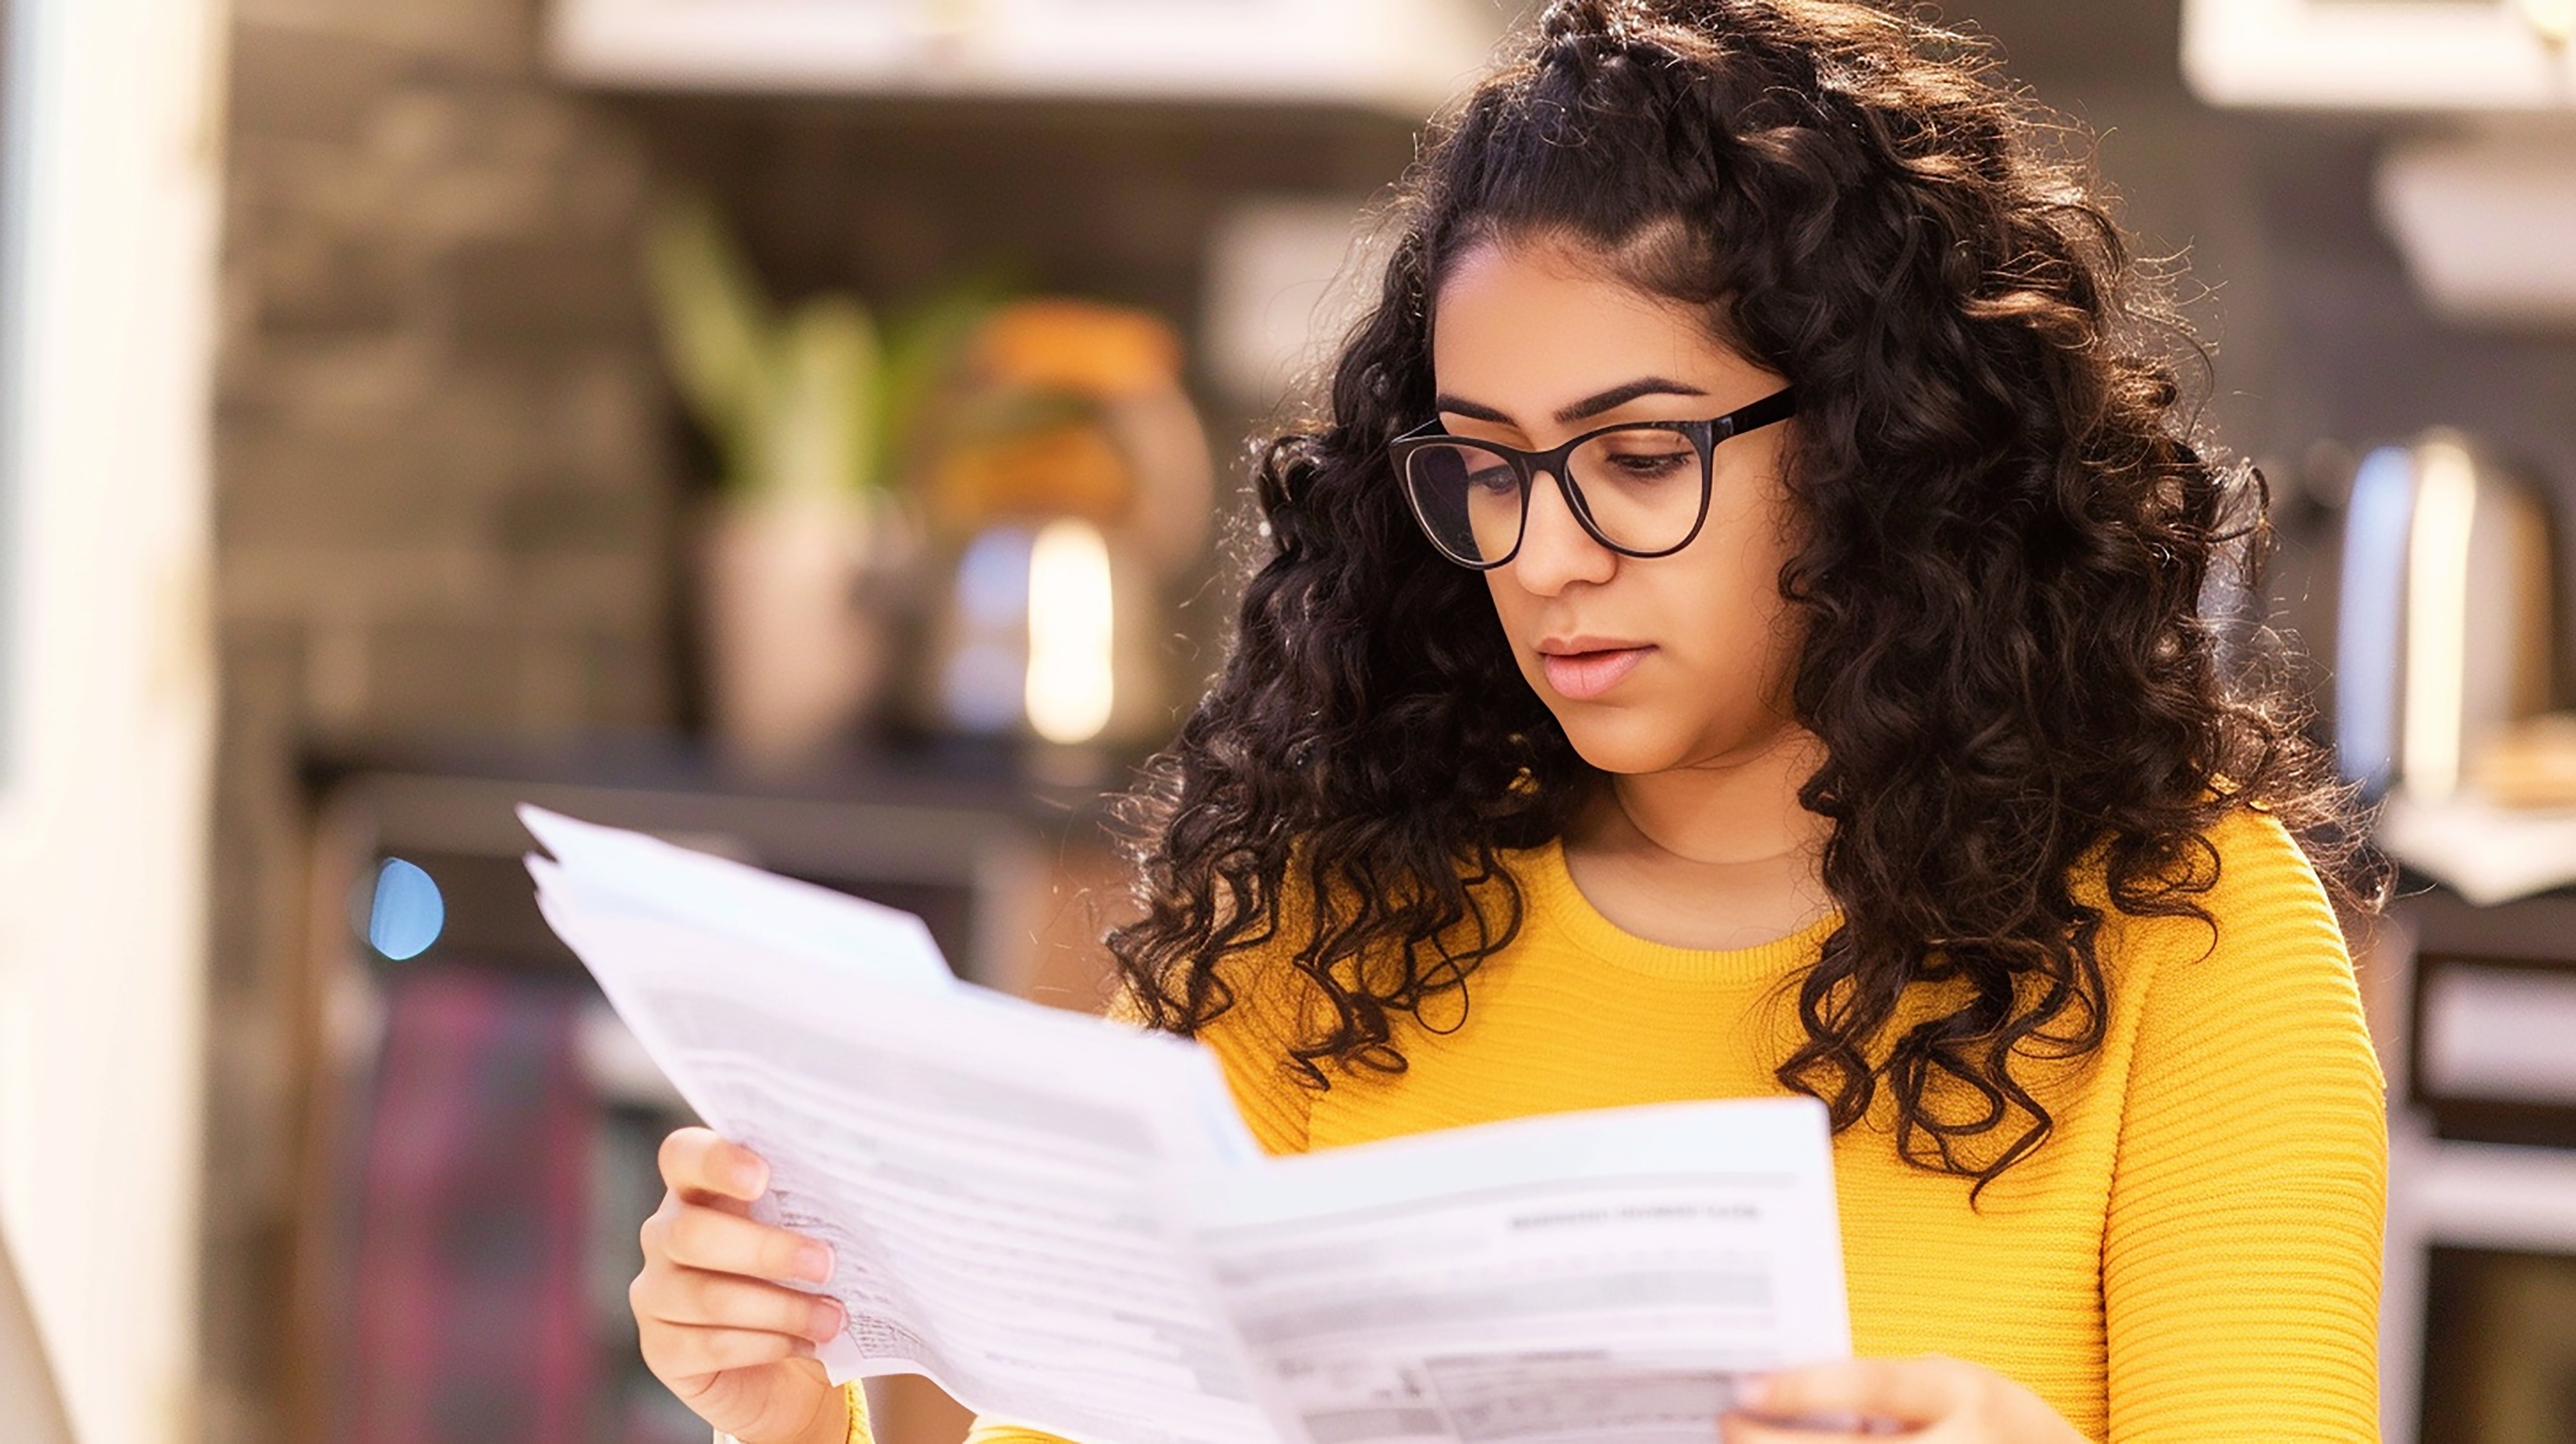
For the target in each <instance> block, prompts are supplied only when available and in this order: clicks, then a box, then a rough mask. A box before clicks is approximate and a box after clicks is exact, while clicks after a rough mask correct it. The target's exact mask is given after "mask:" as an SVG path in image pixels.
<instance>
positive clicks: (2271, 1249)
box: [2102, 811, 2388, 1444]
mask: <svg viewBox="0 0 2576 1444" xmlns="http://www.w3.org/2000/svg"><path fill="white" fill-rule="evenodd" d="M2211 841H2212V842H2213V843H2214V844H2215V845H2216V846H2217V849H2218V854H2219V864H2220V872H2219V878H2218V882H2217V885H2216V886H2215V887H2214V888H2213V889H2212V890H2211V891H2210V892H2209V893H2207V894H2205V895H2203V897H2202V898H2201V902H2202V905H2203V906H2204V907H2205V908H2207V910H2208V911H2209V913H2210V915H2211V917H2212V919H2213V920H2215V922H2216V923H2217V937H2216V941H2215V944H2214V946H2212V947H2210V949H2209V951H2208V952H2207V953H2206V955H2205V956H2204V955H2201V954H2202V945H2203V944H2206V943H2208V941H2209V938H2210V934H2209V931H2208V930H2207V929H2204V928H2200V927H2198V926H2197V925H2196V924H2192V923H2190V922H2189V921H2188V920H2170V921H2173V922H2174V924H2175V926H2176V931H2177V932H2187V933H2188V934H2189V935H2190V938H2191V939H2192V943H2191V945H2190V946H2186V947H2178V948H2176V949H2174V950H2173V952H2172V953H2171V954H2168V955H2166V956H2165V957H2164V958H2163V959H2162V961H2161V962H2160V964H2159V966H2158V968H2157V970H2156V971H2155V973H2154V975H2153V976H2152V977H2151V978H2148V979H2146V980H2144V985H2145V987H2146V989H2147V993H2146V996H2145V998H2144V1000H2143V1003H2142V1007H2141V1013H2140V1019H2139V1025H2138V1034H2137V1046H2136V1054H2135V1058H2134V1061H2133V1063H2132V1067H2131V1071H2130V1075H2129V1076H2130V1080H2131V1082H2130V1088H2129V1096H2128V1100H2127V1108H2126V1113H2125V1117H2124V1120H2123V1123H2122V1127H2121V1136H2120V1152H2119V1160H2118V1165H2117V1171H2116V1173H2115V1175H2114V1178H2113V1181H2112V1188H2111V1199H2110V1207H2109V1214H2108V1218H2107V1220H2106V1225H2105V1231H2104V1236H2103V1256H2102V1302H2103V1310H2104V1324H2105V1329H2106V1333H2107V1341H2108V1348H2109V1358H2108V1363H2109V1376H2108V1380H2107V1383H2108V1393H2109V1404H2110V1438H2111V1440H2112V1441H2113V1444H2182V1441H2205V1440H2211V1439H2264V1440H2277V1441H2287V1440H2338V1441H2354V1444H2360V1441H2375V1440H2376V1439H2378V1437H2379V1420H2378V1399H2377V1390H2378V1382H2377V1381H2378V1371H2379V1358H2378V1346H2377V1330H2378V1313H2379V1270H2380V1249H2381V1233H2382V1228H2383V1224H2384V1217H2385V1203H2386V1192H2387V1167H2388V1139H2387V1114H2386V1090H2385V1084H2384V1081H2383V1080H2382V1078H2381V1076H2380V1071H2379V1064H2378V1061H2377V1059H2376V1057H2375V1056H2374V1055H2373V1053H2372V1051H2371V1045H2370V1038H2369V1033H2368V1030H2367V1029H2366V1028H2365V1026H2364V1024H2363V1020H2362V1011H2361V1001H2360V996H2359V993H2358V991H2357V989H2356V988H2355V986H2354V981H2353V973H2352V963H2351V960H2350V958H2349V957H2348V956H2347V954H2346V953H2345V950H2344V943H2343V936H2342V933H2341V931H2340V929H2339V928H2338V927H2337V925H2336V922H2335V917H2334V913H2333V910H2332V908H2331V907H2330V906H2329V904H2328V903H2327V901H2326V897H2325V893H2324V890H2323V889H2322V888H2321V887H2320V886H2319V885H2318V881H2317V877H2316V874H2315V872H2314V871H2313V870H2312V869H2311V868H2310V867H2309V865H2308V862H2307V859H2306V858H2305V857H2304V856H2303V855H2302V854H2301V853H2300V852H2299V849H2298V845H2297V844H2296V843H2295V842H2294V841H2293V840H2292V839H2291V838H2290V836H2289V834H2288V832H2287V831H2286V830H2284V829H2283V828H2282V827H2281V825H2280V823H2279V822H2278V821H2277V820H2276V819H2274V818H2273V817H2271V816H2270V815H2269V814H2267V813H2262V812H2255V811H2239V812H2238V813H2236V814H2234V815H2232V816H2231V817H2230V818H2229V819H2228V820H2227V821H2226V822H2225V823H2222V824H2221V825H2220V826H2219V828H2218V829H2217V830H2216V831H2214V832H2213V834H2212V836H2211ZM2158 921H2159V922H2165V921H2169V920H2158Z"/></svg>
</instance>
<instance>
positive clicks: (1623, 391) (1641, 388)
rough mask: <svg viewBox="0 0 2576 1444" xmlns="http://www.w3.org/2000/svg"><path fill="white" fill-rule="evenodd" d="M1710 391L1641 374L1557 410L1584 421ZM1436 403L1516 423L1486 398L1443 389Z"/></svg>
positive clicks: (1565, 418)
mask: <svg viewBox="0 0 2576 1444" xmlns="http://www.w3.org/2000/svg"><path fill="white" fill-rule="evenodd" d="M1707 394H1708V393H1707V392H1705V391H1702V390H1701V389H1699V388H1698V387H1696V386H1693V385H1691V384H1690V383H1689V382H1687V381H1675V380H1672V379H1670V378H1669V377H1663V376H1640V377H1638V378H1637V379H1636V380H1634V381H1623V382H1621V383H1620V384H1618V385H1616V386H1613V387H1611V388H1610V389H1609V390H1607V391H1604V392H1601V393H1600V394H1598V395H1595V396H1587V397H1585V398H1583V399H1582V400H1580V401H1577V402H1575V403H1574V404H1573V405H1571V406H1568V407H1565V408H1564V409H1562V410H1560V411H1558V412H1557V413H1556V419H1557V421H1558V422H1559V423H1560V424H1564V423H1571V422H1576V421H1582V420H1584V419H1586V418H1588V417H1594V416H1598V415H1600V414H1601V413H1602V412H1604V411H1609V410H1613V409H1615V408H1617V407H1621V406H1625V405H1627V404H1628V403H1629V402H1631V401H1634V400H1636V399H1637V398H1638V397H1640V396H1706V395H1707ZM1432 404H1433V405H1434V406H1436V407H1438V408H1439V409H1440V410H1442V411H1446V412H1450V413H1452V414H1453V415H1458V416H1464V417H1468V418H1470V419H1472V420H1476V421H1491V422H1495V423H1498V424H1500V425H1504V426H1510V425H1512V424H1514V423H1513V421H1512V418H1511V417H1510V416H1508V415H1505V414H1504V413H1503V412H1501V411H1498V410H1496V409H1495V408H1493V407H1491V406H1487V405H1485V404H1484V403H1482V402H1478V401H1469V400H1468V399H1466V398H1465V397H1463V396H1451V395H1449V394H1448V393H1446V392H1443V393H1441V394H1440V395H1439V396H1437V397H1434V398H1433V399H1432Z"/></svg>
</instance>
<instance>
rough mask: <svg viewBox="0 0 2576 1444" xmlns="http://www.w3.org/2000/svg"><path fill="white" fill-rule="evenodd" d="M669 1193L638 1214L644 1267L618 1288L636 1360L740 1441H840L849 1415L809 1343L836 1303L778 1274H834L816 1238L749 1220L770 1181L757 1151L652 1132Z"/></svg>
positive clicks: (832, 1329) (700, 1134)
mask: <svg viewBox="0 0 2576 1444" xmlns="http://www.w3.org/2000/svg"><path fill="white" fill-rule="evenodd" d="M661 1165H662V1182H663V1183H664V1184H665V1185H667V1186H668V1188H669V1190H670V1191H669V1192H668V1193H666V1194H664V1195H663V1197H662V1206H661V1207H660V1208H658V1209H656V1210H654V1212H653V1216H652V1217H651V1218H648V1219H646V1220H645V1221H644V1234H643V1237H644V1269H643V1272H641V1273H638V1274H637V1275H636V1276H635V1282H634V1283H633V1284H632V1285H631V1286H629V1287H628V1289H627V1290H626V1297H627V1301H628V1302H629V1303H630V1304H632V1305H633V1306H634V1309H635V1327H636V1331H637V1334H638V1335H639V1337H640V1340H641V1342H642V1344H643V1349H644V1363H645V1366H646V1367H647V1368H650V1369H651V1370H652V1371H653V1375H654V1377H655V1378H658V1379H660V1380H661V1381H662V1382H663V1384H664V1385H666V1386H667V1387H669V1389H670V1390H671V1392H672V1393H673V1394H676V1395H678V1396H679V1399H680V1402H681V1403H684V1404H686V1405H688V1406H689V1408H690V1409H692V1410H694V1411H695V1412H696V1413H697V1415H698V1417H699V1418H702V1419H704V1420H706V1421H707V1422H708V1423H709V1424H712V1425H714V1426H715V1427H716V1428H717V1429H718V1430H719V1431H721V1432H723V1433H726V1434H730V1435H732V1436H733V1437H734V1438H736V1439H738V1440H741V1441H742V1444H842V1440H843V1439H844V1438H846V1437H847V1433H848V1429H849V1420H848V1416H847V1406H846V1405H845V1404H844V1403H843V1402H842V1395H841V1391H840V1390H838V1389H836V1388H833V1387H832V1385H831V1383H830V1382H829V1381H828V1380H827V1379H826V1378H825V1377H824V1374H823V1366H822V1365H821V1364H820V1363H818V1362H816V1360H815V1358H814V1347H815V1345H816V1344H818V1343H821V1342H823V1341H825V1340H828V1339H830V1338H832V1337H833V1336H834V1335H836V1334H838V1333H839V1332H840V1331H841V1327H842V1325H843V1323H844V1322H845V1321H844V1319H843V1318H842V1315H841V1306H840V1305H839V1304H837V1303H834V1302H833V1301H832V1300H830V1299H828V1298H824V1297H822V1296H820V1295H818V1294H809V1293H805V1292H803V1291H801V1290H798V1289H792V1288H788V1287H786V1286H785V1285H784V1284H783V1283H781V1282H779V1281H780V1280H786V1279H795V1280H800V1281H803V1282H806V1283H822V1282H824V1281H825V1280H828V1279H829V1278H831V1276H832V1251H831V1249H830V1248H829V1247H827V1246H826V1245H824V1244H822V1243H819V1242H817V1241H815V1240H813V1239H809V1238H806V1237H805V1236H804V1235H802V1234H797V1233H791V1232H789V1231H788V1230H786V1229H783V1228H770V1227H767V1226H765V1225H762V1224H758V1223H754V1222H752V1220H751V1216H750V1215H751V1202H752V1200H754V1199H756V1198H758V1197H760V1195H761V1194H762V1193H763V1192H764V1191H766V1190H767V1188H768V1187H769V1165H768V1164H766V1163H764V1162H762V1161H761V1158H760V1156H759V1155H758V1154H755V1153H753V1152H752V1151H751V1150H750V1149H747V1148H743V1147H741V1146H739V1145H737V1144H732V1143H727V1142H726V1141H724V1140H723V1139H722V1138H719V1137H717V1136H716V1135H715V1134H714V1133H712V1132H710V1131H709V1130H707V1129H704V1128H683V1129H681V1130H679V1131H678V1132H676V1133H673V1134H672V1135H671V1136H670V1137H668V1138H665V1139H663V1140H662V1155H661Z"/></svg>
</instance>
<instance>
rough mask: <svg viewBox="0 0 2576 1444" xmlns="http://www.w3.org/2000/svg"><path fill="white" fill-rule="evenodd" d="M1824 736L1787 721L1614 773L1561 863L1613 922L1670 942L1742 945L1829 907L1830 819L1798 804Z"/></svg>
mask: <svg viewBox="0 0 2576 1444" xmlns="http://www.w3.org/2000/svg"><path fill="white" fill-rule="evenodd" d="M1823 760H1824V745H1823V743H1822V742H1821V740H1819V739H1818V738H1817V737H1816V736H1815V735H1814V734H1813V733H1811V732H1808V731H1806V730H1805V729H1804V728H1797V727H1788V728H1784V729H1782V731H1780V732H1779V733H1777V734H1775V735H1774V736H1773V737H1772V738H1770V739H1768V740H1767V741H1766V742H1765V743H1764V744H1762V745H1761V746H1759V747H1757V748H1752V749H1748V750H1746V751H1744V752H1742V753H1739V754H1735V755H1731V756H1725V757H1720V758H1716V759H1712V760H1710V761H1707V762H1703V763H1697V764H1693V765H1690V766H1686V767H1678V768H1673V769H1670V770H1668V771H1663V772H1655V773H1645V774H1635V775H1625V776H1614V777H1612V778H1610V779H1608V785H1607V786H1605V787H1604V788H1602V789H1601V791H1600V793H1599V794H1598V795H1597V796H1596V797H1595V798H1594V800H1593V803H1592V805H1591V806H1589V807H1588V808H1586V809H1585V810H1584V812H1583V814H1582V815H1581V817H1580V818H1578V820H1577V821H1576V824H1575V826H1574V827H1573V828H1571V829H1570V830H1569V831H1568V833H1567V835H1566V839H1565V855H1566V867H1567V869H1568V870H1569V871H1570V872H1571V873H1572V874H1573V876H1574V880H1575V883H1576V885H1577V886H1578V887H1579V888H1580V889H1581V890H1582V892H1583V894H1584V897H1585V898H1586V899H1587V900H1588V901H1590V902H1591V904H1592V905H1593V907H1594V908H1596V909H1597V910H1599V911H1600V912H1601V914H1602V915H1603V916H1605V917H1607V918H1608V919H1609V920H1610V921H1611V922H1613V923H1616V924H1618V925H1619V927H1620V928H1621V929H1623V930H1624V931H1626V932H1629V933H1632V934H1634V935H1636V936H1638V937H1642V938H1646V939H1649V940H1650V941H1655V942H1663V943H1670V944H1673V945H1675V946H1679V947H1696V948H1732V947H1748V946H1752V945H1754V944H1757V943H1763V942H1768V941H1770V940H1772V939H1774V938H1778V937H1782V936H1785V935H1787V934H1789V933H1793V932H1795V931H1797V930H1798V929H1799V928H1801V927H1803V926H1805V925H1806V924H1808V923H1810V922H1813V921H1814V920H1815V919H1817V918H1818V917H1821V916H1823V915H1824V914H1825V913H1826V912H1828V911H1830V910H1831V908H1832V906H1833V902H1832V897H1831V895H1830V894H1829V893H1827V892H1826V890H1825V887H1824V882H1823V878H1822V876H1821V874H1820V871H1819V869H1820V866H1821V863H1822V860H1823V852H1824V844H1825V840H1826V838H1827V837H1828V836H1829V835H1830V833H1831V831H1832V824H1830V823H1829V822H1827V821H1826V820H1825V819H1824V818H1821V817H1818V816H1817V815H1816V814H1814V813H1812V812H1809V811H1807V810H1806V808H1804V807H1802V806H1800V805H1799V802H1798V789H1799V787H1800V786H1801V785H1803V784H1804V783H1805V782H1806V780H1807V779H1808V777H1809V776H1811V775H1812V774H1813V773H1814V772H1815V769H1816V767H1817V766H1818V765H1819V764H1820V763H1821V762H1822V761H1823Z"/></svg>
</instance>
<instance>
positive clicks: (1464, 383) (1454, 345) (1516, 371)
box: [1431, 242, 1761, 420]
mask: <svg viewBox="0 0 2576 1444" xmlns="http://www.w3.org/2000/svg"><path fill="white" fill-rule="evenodd" d="M1432 307H1433V316H1432V327H1431V335H1432V356H1431V360H1432V370H1433V372H1434V374H1435V376H1436V378H1437V381H1438V385H1439V389H1440V390H1441V392H1442V393H1444V394H1446V395H1452V396H1459V397H1467V398H1472V399H1474V400H1476V401H1479V402H1482V403H1484V404H1486V405H1488V406H1492V407H1495V408H1497V409H1501V410H1505V411H1509V412H1511V413H1512V415H1513V416H1514V418H1515V419H1516V420H1534V419H1536V418H1538V417H1540V416H1544V415H1547V414H1549V413H1552V412H1554V411H1555V410H1556V409H1558V408H1560V407H1563V406H1565V405H1568V404H1571V403H1573V402H1576V401H1578V400H1580V399H1582V398H1584V397H1589V396H1594V395H1598V394H1599V393H1601V392H1603V391H1605V390H1608V389H1610V388H1611V387H1614V386H1618V385H1621V384H1623V383H1625V382H1627V381H1630V380H1632V379H1634V378H1636V377H1638V376H1640V375H1659V376H1668V377H1672V378H1675V379H1677V380H1682V381H1688V382H1691V383H1693V384H1694V385H1696V386H1697V387H1698V388H1699V389H1701V390H1704V391H1707V392H1708V393H1710V394H1711V395H1724V394H1728V393H1730V392H1732V391H1734V390H1738V389H1741V387H1742V385H1743V384H1744V383H1745V382H1746V381H1748V380H1750V379H1751V378H1753V377H1754V376H1756V375H1757V374H1759V373H1760V371H1761V368H1760V367H1758V366H1755V365H1753V364H1752V363H1751V362H1749V361H1746V360H1745V359H1744V358H1743V357H1741V356H1739V355H1737V354H1736V353H1735V351H1734V350H1732V349H1731V348H1730V347H1728V346H1727V345H1725V344H1724V343H1723V342H1722V341H1721V340H1719V339H1718V337H1717V335H1716V334H1715V333H1714V332H1713V331H1712V330H1711V329H1710V327H1709V324H1708V320H1707V317H1706V315H1705V313H1704V312H1703V311H1702V310H1701V309H1700V308H1698V307H1695V306H1691V305H1689V304H1687V303H1684V302H1681V301H1676V300H1673V299H1671V298H1669V297H1663V296H1657V295H1654V294H1653V293H1651V292H1648V291H1644V290H1641V289H1639V288H1638V287H1637V286H1635V285H1634V284H1632V283H1631V282H1628V281H1626V280H1624V279H1622V278H1621V277H1620V276H1619V274H1618V273H1617V271H1616V270H1615V268H1613V267H1611V266H1610V265H1609V264H1608V263H1607V261H1606V259H1605V258H1602V257H1599V256H1597V255H1594V256H1587V255H1585V254H1584V253H1583V252H1581V251H1580V250H1578V249H1576V248H1574V247H1572V246H1568V245H1561V244H1548V245H1532V244H1513V243H1506V242H1486V243H1483V244H1480V245H1477V246H1475V247H1473V248H1472V249H1470V250H1469V251H1467V252H1465V253H1463V254H1461V255H1460V256H1459V257H1458V258H1457V259H1456V261H1455V262H1453V263H1452V264H1451V265H1450V266H1449V267H1448V269H1447V274H1446V275H1445V276H1443V278H1442V280H1441V282H1440V286H1439V288H1438V290H1437V291H1436V292H1435V293H1434V295H1433V297H1432Z"/></svg>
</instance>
